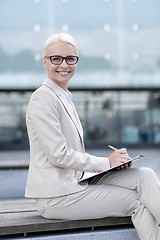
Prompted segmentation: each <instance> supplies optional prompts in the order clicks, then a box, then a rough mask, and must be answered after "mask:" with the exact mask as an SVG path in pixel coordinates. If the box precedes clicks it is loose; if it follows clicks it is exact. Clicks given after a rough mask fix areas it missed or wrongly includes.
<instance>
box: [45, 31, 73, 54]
mask: <svg viewBox="0 0 160 240" xmlns="http://www.w3.org/2000/svg"><path fill="white" fill-rule="evenodd" d="M57 41H61V42H66V43H69V44H71V45H72V46H73V47H74V48H75V50H76V54H77V55H78V46H77V43H76V41H75V39H74V38H73V37H72V36H71V35H70V34H68V33H57V34H53V35H52V36H50V37H49V38H48V39H47V40H46V42H45V43H44V46H43V48H42V57H45V56H46V54H47V50H48V47H49V45H50V44H51V43H53V42H57Z"/></svg>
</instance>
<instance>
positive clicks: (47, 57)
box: [44, 55, 79, 65]
mask: <svg viewBox="0 0 160 240" xmlns="http://www.w3.org/2000/svg"><path fill="white" fill-rule="evenodd" d="M52 57H60V58H61V59H62V61H61V62H60V63H53V62H52V60H51V59H52ZM70 57H75V58H76V62H75V63H68V62H67V59H68V58H70ZM44 58H46V59H50V61H51V63H52V64H54V65H61V63H62V62H63V60H64V59H65V61H66V63H67V64H68V65H75V64H76V63H77V62H78V60H79V57H78V56H73V55H69V56H67V57H62V56H60V55H53V56H45V57H44Z"/></svg>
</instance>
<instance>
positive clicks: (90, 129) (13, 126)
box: [0, 88, 160, 149]
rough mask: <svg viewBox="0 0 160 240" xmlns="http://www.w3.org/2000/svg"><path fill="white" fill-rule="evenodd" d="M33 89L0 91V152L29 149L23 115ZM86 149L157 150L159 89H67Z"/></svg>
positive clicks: (158, 140) (159, 113)
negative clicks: (87, 147)
mask: <svg viewBox="0 0 160 240" xmlns="http://www.w3.org/2000/svg"><path fill="white" fill-rule="evenodd" d="M34 90H35V89H33V88H29V89H17V88H15V89H8V88H7V89H0V149H3V148H14V147H16V148H24V147H25V148H28V136H27V132H26V125H25V113H26V108H27V105H28V101H29V99H30V96H31V94H32V92H33V91H34ZM70 91H71V92H72V93H73V102H74V104H75V106H76V109H77V111H78V114H79V116H80V119H81V122H82V125H83V128H84V137H85V143H86V145H87V146H89V147H92V146H93V147H94V146H96V147H101V146H104V145H105V146H106V144H108V143H110V144H111V143H112V144H116V145H117V144H118V145H119V146H121V145H122V146H124V144H125V145H129V146H135V147H138V146H141V147H142V146H152V147H153V146H154V147H159V146H160V88H110V89H108V88H107V89H106V88H98V89H95V88H90V89H85V88H70Z"/></svg>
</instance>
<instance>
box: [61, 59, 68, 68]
mask: <svg viewBox="0 0 160 240" xmlns="http://www.w3.org/2000/svg"><path fill="white" fill-rule="evenodd" d="M60 66H61V67H65V68H66V67H68V64H67V63H66V60H65V59H63V61H62V63H61V65H60Z"/></svg>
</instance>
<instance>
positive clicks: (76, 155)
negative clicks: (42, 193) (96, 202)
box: [26, 91, 110, 172]
mask: <svg viewBox="0 0 160 240" xmlns="http://www.w3.org/2000/svg"><path fill="white" fill-rule="evenodd" d="M53 95H54V94H53ZM53 97H54V98H55V99H54V100H53ZM57 101H58V99H57V97H56V95H55V96H52V99H51V97H50V96H49V95H48V94H46V93H45V92H44V91H39V92H35V93H34V94H33V95H32V97H31V100H30V103H29V105H28V110H27V115H26V121H27V130H28V135H29V140H30V147H31V148H34V143H35V142H36V143H37V142H38V144H39V145H40V149H41V150H42V151H43V153H44V154H45V155H46V156H47V159H48V161H49V162H50V163H51V164H52V165H54V166H56V167H60V168H64V169H73V170H78V171H84V172H95V171H99V172H101V171H105V170H108V169H109V168H110V164H109V160H108V158H107V157H106V158H103V157H96V156H93V155H90V154H88V153H82V152H80V151H75V150H73V149H71V148H69V147H68V146H67V143H66V139H65V136H64V135H63V133H62V127H61V119H60V114H59V109H58V107H57ZM66 127H67V126H66ZM73 141H74V139H73Z"/></svg>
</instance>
